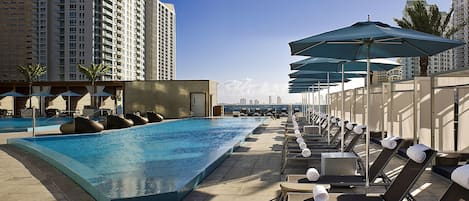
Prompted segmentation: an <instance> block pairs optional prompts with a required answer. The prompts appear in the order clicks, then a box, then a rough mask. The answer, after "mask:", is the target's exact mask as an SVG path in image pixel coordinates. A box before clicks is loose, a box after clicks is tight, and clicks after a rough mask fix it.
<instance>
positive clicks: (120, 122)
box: [105, 115, 134, 129]
mask: <svg viewBox="0 0 469 201" xmlns="http://www.w3.org/2000/svg"><path fill="white" fill-rule="evenodd" d="M133 125H134V122H133V121H132V120H130V119H126V118H124V117H123V116H120V115H109V116H107V117H106V126H105V128H106V129H120V128H128V127H131V126H133Z"/></svg>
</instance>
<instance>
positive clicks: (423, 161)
mask: <svg viewBox="0 0 469 201" xmlns="http://www.w3.org/2000/svg"><path fill="white" fill-rule="evenodd" d="M415 147H416V148H415V149H414V150H418V151H420V153H418V154H412V156H410V157H409V159H408V160H407V163H406V164H405V166H404V168H403V169H402V170H401V172H400V173H399V175H398V176H397V177H396V179H395V180H394V181H393V182H392V183H391V185H389V187H388V188H387V190H386V192H385V193H384V194H383V195H375V194H341V193H332V194H329V195H328V196H329V199H328V200H330V201H332V200H339V201H401V200H403V199H404V198H410V197H409V196H410V195H409V190H410V189H411V188H412V186H413V185H414V183H415V182H416V181H417V179H418V178H419V177H420V175H421V174H422V173H423V172H424V171H425V168H426V167H427V166H428V164H429V163H430V162H431V161H432V159H433V158H434V157H435V155H436V151H435V150H432V149H430V148H428V147H426V146H425V145H417V146H415ZM407 152H408V153H409V150H408V151H407ZM423 153H424V154H423ZM414 155H418V156H417V157H414ZM419 156H424V157H423V158H419ZM287 197H288V201H313V200H314V195H313V194H312V193H287ZM410 199H412V198H410Z"/></svg>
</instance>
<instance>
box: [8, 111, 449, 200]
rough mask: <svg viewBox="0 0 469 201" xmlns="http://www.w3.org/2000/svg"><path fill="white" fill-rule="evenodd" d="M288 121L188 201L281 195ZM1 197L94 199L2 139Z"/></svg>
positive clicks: (434, 184) (432, 185)
mask: <svg viewBox="0 0 469 201" xmlns="http://www.w3.org/2000/svg"><path fill="white" fill-rule="evenodd" d="M283 121H284V119H282V120H273V121H271V122H270V124H269V125H267V126H266V127H262V128H260V129H258V130H257V131H256V132H255V134H253V135H251V137H250V138H249V139H247V141H246V142H245V143H243V144H242V146H241V147H240V148H239V149H238V150H237V151H236V152H235V153H233V155H232V156H231V157H229V158H228V159H227V160H225V162H223V164H222V165H220V166H219V167H218V168H217V169H216V170H215V171H214V172H213V173H212V174H211V175H209V176H208V177H207V178H206V179H205V180H204V181H203V182H202V184H201V185H200V186H199V188H198V189H197V190H195V191H194V192H192V193H190V194H189V195H188V196H187V197H186V198H185V199H184V201H238V200H239V201H240V200H249V201H262V200H266V201H267V200H273V199H275V197H276V196H277V193H278V190H279V183H280V181H281V180H282V176H281V175H280V173H279V171H280V156H281V154H280V150H281V144H282V140H283V138H282V136H283V127H282V126H283V123H284V122H283ZM21 135H27V134H21ZM0 140H1V135H0ZM0 144H2V143H1V141H0ZM371 148H372V151H371V152H372V153H374V154H373V155H372V158H371V160H373V159H374V158H373V157H376V155H377V154H378V153H379V152H377V153H376V152H375V151H373V150H376V149H378V146H376V145H372V146H371ZM363 149H364V146H358V147H357V149H356V151H357V152H358V153H359V154H361V151H362V150H363ZM404 162H405V161H404V160H403V159H399V158H394V159H392V160H391V163H390V164H389V165H388V166H387V167H386V169H385V171H386V172H390V171H392V170H398V169H399V167H400V166H401V165H403V164H404ZM298 165H301V164H298ZM298 167H301V166H298ZM287 172H290V173H304V170H300V169H288V170H287ZM448 185H449V181H447V180H444V179H442V178H440V177H438V176H435V175H433V174H431V173H430V170H427V171H425V173H424V174H423V175H422V177H421V178H420V179H419V180H418V181H417V183H416V184H415V185H414V187H413V188H412V190H411V192H412V193H413V194H414V195H415V198H416V199H417V200H419V201H433V200H438V199H439V197H441V195H442V194H443V192H444V191H445V190H446V188H447V187H448ZM357 190H358V189H355V191H357ZM378 190H381V189H378ZM0 198H1V200H2V201H18V200H25V201H26V200H31V201H43V200H44V201H49V200H60V201H62V200H63V201H75V200H76V201H88V200H93V198H92V197H90V196H89V195H88V194H87V193H86V192H85V191H83V190H82V189H81V188H80V187H79V186H77V185H76V184H75V183H73V181H71V180H70V179H68V178H67V177H66V176H65V175H63V174H62V173H61V172H59V171H58V170H56V169H55V168H53V167H52V166H51V165H49V164H47V163H46V162H44V161H42V160H40V159H38V158H36V157H34V156H32V155H30V154H28V153H26V152H24V151H23V150H20V149H17V148H15V147H12V146H9V145H0Z"/></svg>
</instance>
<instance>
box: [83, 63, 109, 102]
mask: <svg viewBox="0 0 469 201" xmlns="http://www.w3.org/2000/svg"><path fill="white" fill-rule="evenodd" d="M78 69H79V70H80V72H81V73H82V74H83V75H85V76H86V78H88V80H90V81H91V87H92V88H93V94H95V93H96V91H95V86H94V85H95V82H96V80H98V78H99V77H101V76H103V75H104V74H105V73H106V72H107V71H108V70H109V69H110V66H107V65H104V64H102V63H101V64H97V65H96V64H91V65H90V66H83V65H81V64H78ZM91 106H94V98H92V99H91Z"/></svg>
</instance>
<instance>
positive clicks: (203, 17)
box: [161, 0, 451, 103]
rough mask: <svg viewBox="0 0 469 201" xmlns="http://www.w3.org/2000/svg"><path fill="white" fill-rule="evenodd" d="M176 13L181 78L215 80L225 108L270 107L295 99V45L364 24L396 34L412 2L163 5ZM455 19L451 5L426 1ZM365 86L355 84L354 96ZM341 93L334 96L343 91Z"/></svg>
mask: <svg viewBox="0 0 469 201" xmlns="http://www.w3.org/2000/svg"><path fill="white" fill-rule="evenodd" d="M161 1H162V2H167V3H173V4H174V5H175V9H176V34H177V36H176V44H177V47H176V52H177V53H176V68H177V71H176V73H177V74H176V78H177V79H183V80H184V79H187V80H194V79H195V80H197V79H209V80H215V81H217V82H218V83H219V87H218V95H219V102H221V103H238V102H239V100H240V98H247V99H248V100H249V99H258V100H260V101H261V102H264V103H265V102H267V101H268V96H274V97H276V96H281V97H282V100H283V102H285V103H295V102H300V101H301V100H300V97H301V96H300V95H289V94H288V93H287V91H288V90H287V89H288V80H289V78H288V74H289V73H291V71H290V69H289V64H290V63H292V62H294V61H298V60H301V59H303V58H305V57H299V56H291V54H290V49H289V46H288V43H289V42H291V41H294V40H299V39H302V38H305V37H308V36H312V35H316V34H320V33H323V32H326V31H331V30H334V29H337V28H342V27H346V26H350V25H352V24H354V23H355V22H357V21H366V20H367V16H368V15H370V18H371V20H372V21H381V22H384V23H387V24H390V25H393V26H396V24H395V23H394V21H393V18H401V17H402V12H403V8H404V6H405V3H406V1H405V0H353V1H351V0H161ZM427 2H428V3H430V4H437V5H438V7H439V8H440V10H441V11H448V10H449V9H450V7H451V0H427ZM361 83H363V80H354V81H352V82H351V83H349V84H347V85H346V88H353V87H356V86H358V85H360V84H361ZM336 90H337V89H333V91H336Z"/></svg>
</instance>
